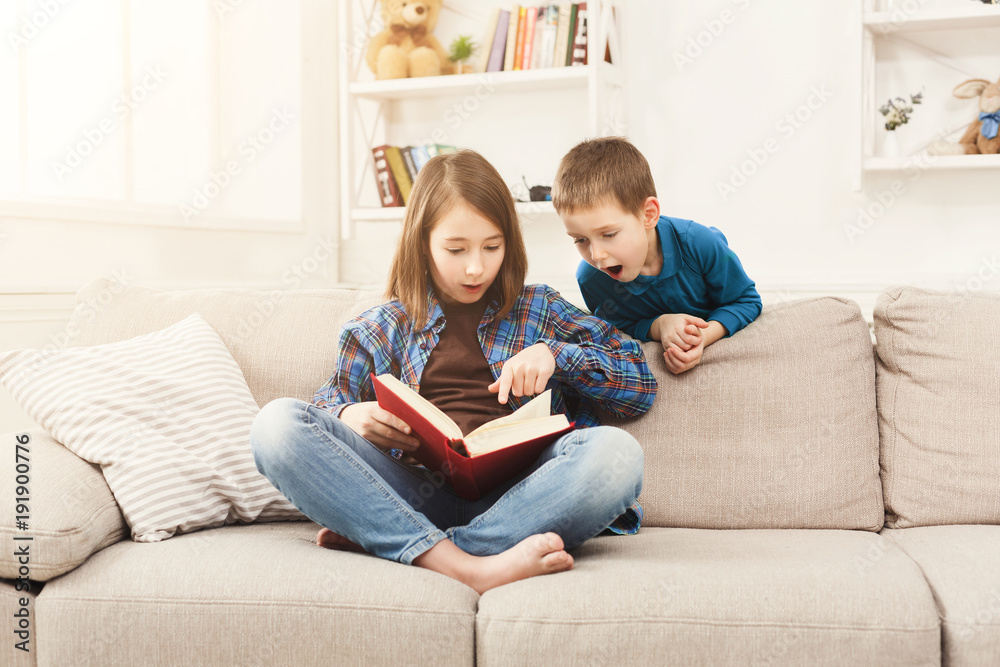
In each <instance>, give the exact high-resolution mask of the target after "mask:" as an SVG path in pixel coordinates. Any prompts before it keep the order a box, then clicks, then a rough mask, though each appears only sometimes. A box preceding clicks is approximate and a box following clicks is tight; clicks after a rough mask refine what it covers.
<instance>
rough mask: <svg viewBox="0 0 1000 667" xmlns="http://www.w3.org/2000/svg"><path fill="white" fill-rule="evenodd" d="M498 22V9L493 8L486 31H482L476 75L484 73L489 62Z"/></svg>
mask: <svg viewBox="0 0 1000 667" xmlns="http://www.w3.org/2000/svg"><path fill="white" fill-rule="evenodd" d="M499 21H500V8H499V7H494V8H493V10H492V11H491V12H490V18H489V20H488V21H487V22H486V30H484V31H483V39H482V40H480V42H479V53H478V55H477V58H476V69H475V70H474V71H475V72H476V73H477V74H481V73H483V72H485V71H486V68H487V66H488V65H489V62H490V55H491V54H492V53H493V42H494V41H495V40H496V34H497V23H498V22H499Z"/></svg>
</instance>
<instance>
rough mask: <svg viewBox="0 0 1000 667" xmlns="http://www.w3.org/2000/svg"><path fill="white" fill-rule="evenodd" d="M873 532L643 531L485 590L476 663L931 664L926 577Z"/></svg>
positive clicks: (598, 541) (935, 643)
mask: <svg viewBox="0 0 1000 667" xmlns="http://www.w3.org/2000/svg"><path fill="white" fill-rule="evenodd" d="M878 544H879V536H878V535H877V534H874V533H868V532H860V531H839V530H814V531H806V530H795V531H782V530H745V531H713V530H701V529H684V528H643V529H642V530H641V531H640V532H639V534H638V535H635V536H630V537H620V536H607V537H604V536H602V537H598V538H595V539H593V540H590V541H589V542H587V543H585V544H584V545H583V546H582V547H581V548H579V549H577V550H574V556H575V558H576V562H575V566H574V569H572V570H570V571H568V572H564V573H560V574H555V575H549V576H544V577H535V578H533V579H528V580H525V581H520V582H515V583H513V584H510V585H508V586H502V587H500V588H496V589H493V590H491V591H487V592H486V593H485V594H484V595H483V596H482V598H481V599H480V601H479V615H478V616H477V618H476V658H477V664H478V665H480V667H491V666H493V665H518V664H599V665H652V664H657V665H664V664H669V665H735V664H739V665H796V666H798V665H917V664H937V661H938V658H939V656H940V626H939V622H938V616H937V612H936V609H935V606H934V600H933V598H932V596H931V592H930V590H929V589H928V587H927V584H926V582H925V581H924V579H923V577H922V576H921V574H920V570H919V568H918V567H917V566H916V565H915V564H914V563H913V562H912V561H911V560H910V559H909V558H908V557H907V556H906V555H905V554H904V553H903V552H902V551H900V550H898V549H894V548H889V549H882V550H881V551H880V553H881V554H882V555H881V557H880V558H878V559H874V560H873V562H871V564H870V565H865V563H866V562H867V560H871V559H869V558H868V554H869V552H870V551H872V549H873V548H874V547H875V546H876V545H878Z"/></svg>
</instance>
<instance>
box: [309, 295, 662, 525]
mask: <svg viewBox="0 0 1000 667" xmlns="http://www.w3.org/2000/svg"><path fill="white" fill-rule="evenodd" d="M427 312H428V313H429V317H428V320H427V323H426V324H425V325H424V326H423V327H422V328H420V329H416V328H415V327H414V323H413V321H412V320H411V319H410V317H409V316H408V315H407V313H406V311H405V310H404V309H403V306H402V304H401V303H399V302H398V301H392V302H389V303H386V304H382V305H380V306H375V307H374V308H371V309H369V310H368V311H366V312H364V313H362V314H361V315H359V316H358V317H356V318H355V319H353V320H351V321H350V322H348V323H347V324H345V325H344V327H343V329H341V333H340V351H339V354H338V356H337V368H336V370H335V371H334V373H333V375H332V376H331V377H330V379H329V380H327V382H326V384H324V385H323V386H322V387H321V388H320V389H319V391H317V392H316V395H315V396H314V397H313V403H315V404H316V405H317V406H318V407H320V408H323V409H324V410H327V411H329V412H331V413H332V414H334V415H339V414H340V411H341V410H343V409H344V408H345V407H347V406H348V405H351V404H353V403H360V402H363V401H374V400H375V390H374V388H373V386H372V383H371V379H370V377H369V375H370V374H371V373H374V374H375V375H380V374H382V373H391V374H392V375H394V376H395V377H397V378H399V379H400V380H401V381H402V382H404V383H405V384H407V385H408V386H409V387H410V388H411V389H413V390H414V391H419V387H420V376H421V374H422V373H423V370H424V366H425V365H426V363H427V359H428V357H430V354H431V350H433V349H434V346H435V345H437V341H438V337H439V335H440V334H441V330H442V329H444V326H445V316H444V312H443V311H442V310H441V306H440V304H439V303H438V301H437V298H436V297H435V296H434V294H433V292H430V291H429V292H428V296H427ZM495 314H496V304H495V303H491V304H490V305H489V306H487V308H486V312H485V313H484V314H483V319H482V321H481V322H480V323H479V341H480V343H481V345H482V348H483V354H484V355H485V356H486V360H487V362H488V363H489V366H490V370H491V371H492V372H493V377H494V378H498V377H500V371H501V370H502V368H503V364H504V362H505V361H507V359H509V358H511V357H512V356H514V355H515V354H517V353H518V352H520V351H521V350H523V349H525V348H526V347H529V346H531V345H534V344H535V343H545V344H546V345H547V346H548V347H549V349H550V350H551V351H552V355H553V356H554V357H555V362H556V369H555V372H554V373H553V375H552V378H551V379H550V380H549V384H548V388H550V389H552V403H553V411H557V412H562V413H564V414H566V416H567V417H569V418H570V420H571V421H575V422H576V425H577V426H578V427H587V426H597V425H598V424H599V423H600V422H599V421H598V419H597V414H599V410H598V409H597V406H598V405H600V408H601V409H602V410H603V411H604V412H605V413H608V414H612V415H616V416H620V417H633V416H638V415H641V414H643V413H644V412H646V411H647V410H649V408H650V407H651V406H652V404H653V399H654V398H655V396H656V379H655V378H654V377H653V374H652V372H650V370H649V367H648V366H647V365H646V358H645V356H643V353H642V348H641V347H640V346H639V344H638V343H637V342H636V341H634V340H632V339H629V338H626V337H624V336H622V334H621V333H619V332H618V330H617V329H614V328H612V327H611V326H610V325H609V324H608V323H607V322H605V321H604V320H602V319H599V318H597V317H593V316H591V315H588V314H587V313H585V312H583V311H582V310H580V309H579V308H577V307H576V306H574V305H573V304H571V303H569V302H568V301H566V300H565V299H563V298H562V297H561V296H560V295H559V293H558V292H556V291H555V290H553V289H552V288H550V287H548V286H546V285H526V286H525V287H524V290H523V291H522V293H521V297H520V298H519V299H518V301H517V303H516V304H515V306H514V308H513V309H512V310H511V312H510V313H508V314H507V316H506V317H504V318H503V319H502V320H497V319H496V318H495ZM530 398H531V397H529V396H521V397H518V396H514V395H513V394H511V395H510V397H509V399H508V400H509V403H510V405H511V408H512V409H517V408H519V407H521V406H522V405H523V404H525V403H527V402H528V401H529V400H530ZM394 453H395V454H396V455H397V456H398V450H394ZM641 519H642V508H641V507H640V506H639V504H638V503H635V504H634V505H633V506H632V507H631V508H629V510H628V511H627V512H626V513H625V514H623V515H621V516H620V517H618V519H616V520H615V522H614V523H613V524H612V525H611V527H610V529H611V530H612V531H613V532H616V533H621V534H629V535H631V534H633V533H635V532H636V531H638V530H639V525H640V523H641Z"/></svg>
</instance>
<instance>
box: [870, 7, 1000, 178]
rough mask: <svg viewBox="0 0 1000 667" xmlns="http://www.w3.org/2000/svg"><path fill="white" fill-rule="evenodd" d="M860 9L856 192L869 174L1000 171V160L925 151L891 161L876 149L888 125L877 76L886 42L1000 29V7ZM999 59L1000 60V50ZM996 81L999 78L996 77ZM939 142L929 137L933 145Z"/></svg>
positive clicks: (937, 57) (940, 57) (951, 63)
mask: <svg viewBox="0 0 1000 667" xmlns="http://www.w3.org/2000/svg"><path fill="white" fill-rule="evenodd" d="M859 4H860V13H861V30H860V33H861V72H860V74H861V76H860V79H859V81H860V95H859V97H860V100H861V112H860V114H858V119H859V124H860V126H859V127H858V128H857V134H856V136H858V137H859V138H860V139H859V141H860V151H859V156H860V160H859V164H858V170H857V176H856V179H855V189H856V190H859V191H860V190H861V188H862V183H863V179H864V174H865V173H866V172H893V171H904V170H908V169H920V170H954V169H995V168H997V167H1000V156H997V155H949V156H931V155H928V154H927V152H926V149H924V150H921V151H918V152H917V153H916V154H914V155H907V156H901V157H885V156H881V155H879V154H878V151H877V149H876V147H875V144H876V136H877V133H878V131H879V129H880V128H881V126H882V120H881V116H880V115H879V114H878V109H877V107H878V101H877V99H876V90H875V88H876V81H875V72H876V66H877V62H878V48H879V43H880V41H881V40H892V39H894V38H895V37H897V36H898V37H899V38H901V39H906V36H907V35H912V34H914V33H926V32H934V31H944V30H952V31H955V30H980V29H984V28H1000V6H996V5H985V4H973V3H971V2H959V1H958V0H955V3H954V6H953V7H937V8H929V9H918V10H917V11H906V10H905V9H904V8H902V7H897V8H896V9H891V10H890V9H888V8H887V3H886V0H859ZM925 51H926V53H927V55H928V56H929V57H931V58H934V59H935V60H937V61H938V62H941V63H943V64H945V65H947V66H949V67H952V68H953V69H956V70H960V64H959V63H957V62H956V61H954V60H952V59H951V58H950V57H949V56H948V55H946V54H941V53H936V52H932V51H930V50H927V49H925ZM997 55H998V56H1000V48H997ZM992 76H994V77H995V76H996V74H995V73H994V74H993V75H992ZM986 78H990V77H989V76H987V77H986ZM990 80H995V79H990ZM971 120H972V116H971V115H970V117H969V119H968V121H971ZM968 121H966V124H967V123H968ZM961 127H963V128H964V127H965V125H962V126H961ZM956 129H957V128H956ZM933 138H934V137H928V142H929V141H930V140H932V139H933Z"/></svg>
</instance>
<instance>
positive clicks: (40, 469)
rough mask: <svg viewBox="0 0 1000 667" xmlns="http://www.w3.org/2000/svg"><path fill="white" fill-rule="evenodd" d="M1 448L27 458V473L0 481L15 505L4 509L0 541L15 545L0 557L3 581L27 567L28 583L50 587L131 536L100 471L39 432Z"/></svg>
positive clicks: (1, 491) (11, 437) (4, 438)
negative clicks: (52, 581) (20, 502)
mask: <svg viewBox="0 0 1000 667" xmlns="http://www.w3.org/2000/svg"><path fill="white" fill-rule="evenodd" d="M0 442H3V443H11V447H10V451H11V452H12V453H13V452H14V450H15V447H14V446H13V445H14V443H17V444H18V449H17V451H18V453H20V454H22V457H26V460H25V458H21V459H20V461H19V463H21V464H23V465H22V467H21V469H20V470H22V471H26V472H18V474H17V475H15V474H13V472H14V471H11V474H9V475H6V474H5V475H0V496H2V497H4V498H9V499H11V501H12V502H9V503H0V536H2V538H0V539H2V540H3V542H4V543H5V544H8V545H12V546H11V548H10V549H5V550H4V551H3V553H2V554H0V577H2V578H5V579H17V578H19V577H21V576H22V574H21V572H22V570H21V568H22V567H27V569H28V576H27V577H26V578H27V579H31V580H33V581H48V580H49V579H52V578H53V577H57V576H59V575H60V574H64V573H66V572H69V571H70V570H73V569H74V568H76V567H77V566H79V565H80V564H81V563H83V562H84V561H85V560H86V559H87V558H88V557H89V556H90V555H91V554H92V553H94V552H96V551H99V550H101V549H103V548H104V547H106V546H110V545H112V544H114V543H115V542H119V541H121V540H123V539H125V538H127V537H128V536H129V527H128V524H127V523H126V522H125V518H124V516H122V512H121V509H119V507H118V503H117V502H116V501H115V497H114V495H113V494H112V493H111V489H110V488H108V484H107V482H106V481H105V480H104V475H103V474H102V473H101V468H100V466H99V465H96V464H92V463H88V462H87V461H84V460H83V459H81V458H80V457H78V456H77V455H76V454H74V453H73V452H71V451H70V450H68V449H67V448H66V447H64V446H63V445H62V444H60V443H59V442H57V441H56V440H55V439H53V438H52V437H51V436H50V435H49V434H48V433H46V432H45V431H44V430H42V429H40V428H36V429H34V430H29V431H18V432H15V433H7V434H4V435H0ZM13 458H14V457H13V456H11V460H12V461H13ZM12 465H13V464H12ZM20 475H24V476H23V477H21V476H20ZM22 482H26V483H22ZM19 487H23V488H19ZM25 491H27V496H25V495H24V493H23V492H25ZM23 497H27V499H28V500H27V502H25V503H24V505H26V506H27V510H28V511H27V513H26V514H25V513H19V512H18V510H17V504H16V503H15V502H13V500H14V499H15V498H23ZM22 509H25V508H22ZM20 516H27V518H26V519H19V518H18V517H20ZM15 537H30V538H31V539H30V540H15V539H14V538H15ZM15 545H16V546H15ZM18 549H20V550H21V551H20V553H21V555H20V556H18V555H17V550H18ZM24 549H27V554H25V553H24ZM22 560H26V561H27V562H26V563H24V562H21V561H22Z"/></svg>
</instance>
